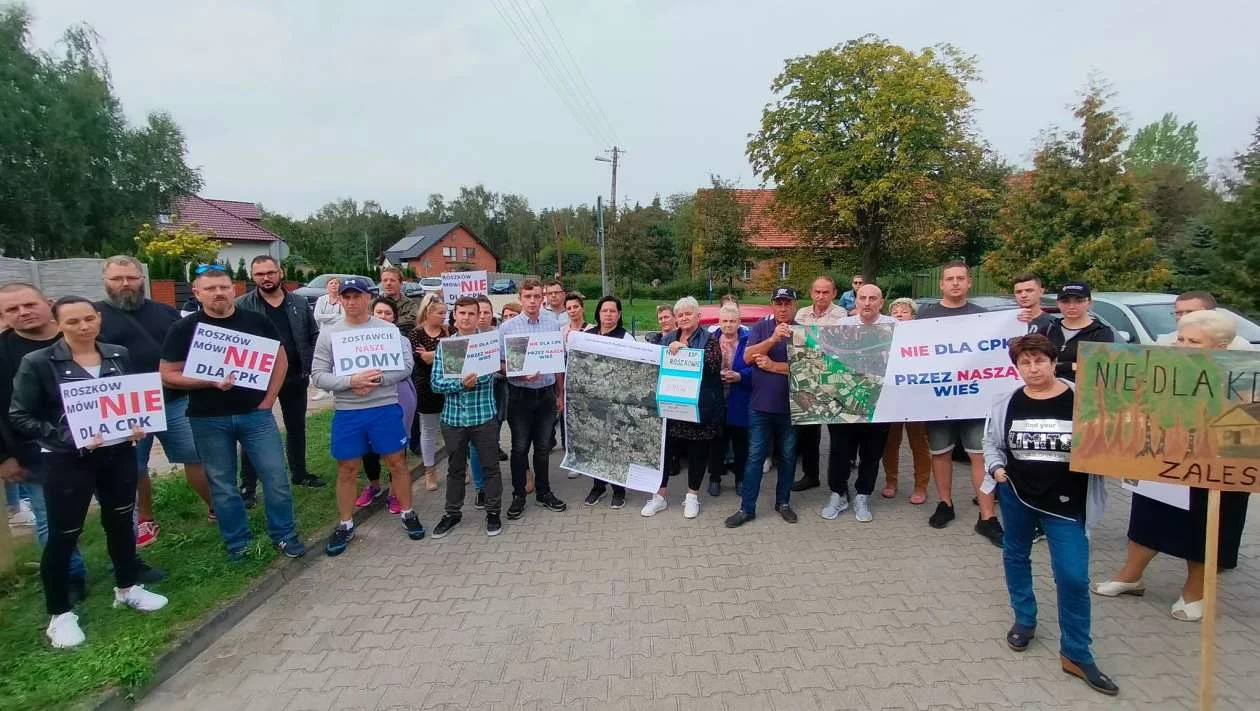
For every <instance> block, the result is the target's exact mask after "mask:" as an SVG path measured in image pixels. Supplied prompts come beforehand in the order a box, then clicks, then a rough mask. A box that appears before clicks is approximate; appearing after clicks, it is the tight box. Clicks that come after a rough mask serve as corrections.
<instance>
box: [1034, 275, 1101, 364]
mask: <svg viewBox="0 0 1260 711" xmlns="http://www.w3.org/2000/svg"><path fill="white" fill-rule="evenodd" d="M1057 301H1058V302H1059V313H1061V314H1063V317H1062V318H1060V319H1059V320H1058V321H1055V322H1054V324H1053V325H1051V326H1050V332H1049V333H1047V334H1046V336H1048V337H1049V338H1050V342H1051V343H1053V344H1054V345H1055V346H1056V347H1057V348H1058V349H1059V360H1058V363H1056V364H1055V366H1054V374H1055V375H1057V376H1058V377H1060V378H1065V379H1067V380H1071V381H1073V382H1075V381H1076V351H1077V348H1078V347H1079V345H1080V343H1081V342H1082V341H1096V342H1100V343H1112V342H1114V341H1115V340H1116V334H1115V332H1114V331H1112V330H1111V328H1110V327H1108V326H1106V325H1104V324H1103V322H1102V321H1099V320H1098V319H1096V318H1094V317H1093V316H1091V315H1090V313H1089V308H1090V306H1091V305H1093V303H1094V300H1093V299H1092V298H1091V296H1090V290H1089V285H1088V284H1086V283H1085V282H1083V281H1069V282H1064V283H1063V286H1060V287H1059V295H1058V298H1057Z"/></svg>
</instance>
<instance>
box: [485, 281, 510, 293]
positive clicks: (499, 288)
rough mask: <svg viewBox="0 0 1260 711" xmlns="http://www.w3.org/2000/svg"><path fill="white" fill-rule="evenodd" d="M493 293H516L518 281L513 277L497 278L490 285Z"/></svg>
mask: <svg viewBox="0 0 1260 711" xmlns="http://www.w3.org/2000/svg"><path fill="white" fill-rule="evenodd" d="M490 293H491V294H515V293H516V282H514V281H512V280H511V279H495V280H494V283H493V284H491V285H490Z"/></svg>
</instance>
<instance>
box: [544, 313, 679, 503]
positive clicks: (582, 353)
mask: <svg viewBox="0 0 1260 711" xmlns="http://www.w3.org/2000/svg"><path fill="white" fill-rule="evenodd" d="M660 350H661V349H660V346H654V345H652V344H650V343H640V342H636V341H625V340H622V339H620V338H607V337H604V336H596V335H592V334H588V333H573V334H570V336H569V360H568V369H567V370H566V371H565V373H566V375H565V381H564V383H565V396H564V397H565V403H564V427H565V448H564V460H563V461H562V462H561V463H560V466H561V467H562V468H564V469H568V470H570V471H575V472H578V473H579V474H585V475H586V476H589V477H593V478H595V479H600V480H602V481H607V482H611V483H613V484H618V485H621V486H624V487H626V488H627V489H634V490H635V491H645V492H655V491H657V490H658V489H659V488H660V486H661V473H662V471H663V470H664V466H665V421H664V420H662V419H660V418H658V417H657V416H656V382H657V377H658V374H659V370H660V365H659V364H660Z"/></svg>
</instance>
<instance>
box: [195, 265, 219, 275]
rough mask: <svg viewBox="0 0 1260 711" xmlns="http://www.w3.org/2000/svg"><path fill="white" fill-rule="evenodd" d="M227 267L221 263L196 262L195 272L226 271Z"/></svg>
mask: <svg viewBox="0 0 1260 711" xmlns="http://www.w3.org/2000/svg"><path fill="white" fill-rule="evenodd" d="M226 271H227V267H224V266H223V265H222V264H198V265H197V269H196V270H195V273H197V274H205V273H206V272H226Z"/></svg>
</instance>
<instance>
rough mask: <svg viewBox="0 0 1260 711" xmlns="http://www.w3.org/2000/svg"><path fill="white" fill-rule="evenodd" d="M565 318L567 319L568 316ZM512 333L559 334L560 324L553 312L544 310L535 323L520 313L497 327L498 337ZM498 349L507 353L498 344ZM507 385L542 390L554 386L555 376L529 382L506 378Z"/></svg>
mask: <svg viewBox="0 0 1260 711" xmlns="http://www.w3.org/2000/svg"><path fill="white" fill-rule="evenodd" d="M565 318H566V319H567V318H568V316H566V317H565ZM514 333H560V322H559V321H556V319H555V315H554V313H553V312H551V311H548V310H546V309H543V310H542V311H540V312H539V313H538V319H537V320H536V321H530V320H529V317H527V316H526V315H525V314H524V313H523V312H522V313H519V314H517V315H516V316H513V317H512V318H510V319H508V320H507V321H505V322H504V323H503V324H502V325H501V326H499V334H500V336H510V335H512V334H514ZM500 347H501V350H500V351H499V352H500V353H507V349H506V348H502V344H500ZM508 384H510V385H515V386H516V387H518V388H529V389H530V390H542V389H543V388H549V387H551V386H553V385H555V384H556V376H555V375H553V374H551V373H543V374H541V375H539V376H538V379H537V380H534V381H529V380H526V379H525V378H508Z"/></svg>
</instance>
